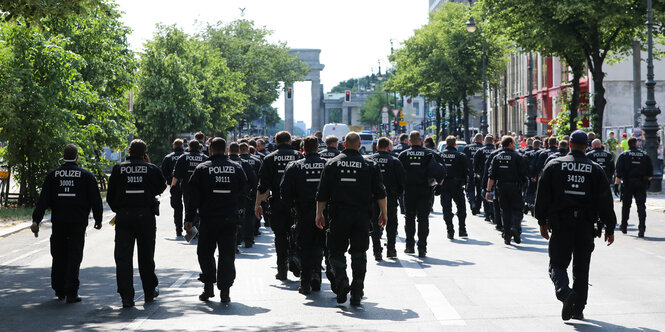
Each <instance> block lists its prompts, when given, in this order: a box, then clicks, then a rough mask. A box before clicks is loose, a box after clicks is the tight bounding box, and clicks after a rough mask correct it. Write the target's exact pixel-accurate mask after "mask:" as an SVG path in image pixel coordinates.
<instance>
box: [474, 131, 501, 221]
mask: <svg viewBox="0 0 665 332" xmlns="http://www.w3.org/2000/svg"><path fill="white" fill-rule="evenodd" d="M495 149H496V147H495V146H494V136H492V135H486V136H485V145H484V146H483V148H482V149H480V150H478V151H476V153H475V154H474V155H473V176H474V177H476V178H477V179H478V181H479V182H480V185H481V188H482V192H484V191H485V188H487V178H486V177H484V176H483V175H484V172H485V163H486V161H487V159H488V158H489V156H490V155H491V154H492V152H494V150H495ZM481 196H482V199H483V201H482V203H483V211H484V214H485V221H492V218H493V215H494V208H493V206H492V202H490V201H488V200H486V199H485V197H484V196H485V195H483V194H481Z"/></svg>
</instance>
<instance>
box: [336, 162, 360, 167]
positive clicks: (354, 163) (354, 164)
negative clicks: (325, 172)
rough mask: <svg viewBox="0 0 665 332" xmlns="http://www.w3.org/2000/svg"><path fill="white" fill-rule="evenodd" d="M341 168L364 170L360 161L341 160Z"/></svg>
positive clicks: (339, 163)
mask: <svg viewBox="0 0 665 332" xmlns="http://www.w3.org/2000/svg"><path fill="white" fill-rule="evenodd" d="M337 166H339V167H348V168H362V167H363V164H362V163H361V162H359V161H349V160H340V161H338V162H337Z"/></svg>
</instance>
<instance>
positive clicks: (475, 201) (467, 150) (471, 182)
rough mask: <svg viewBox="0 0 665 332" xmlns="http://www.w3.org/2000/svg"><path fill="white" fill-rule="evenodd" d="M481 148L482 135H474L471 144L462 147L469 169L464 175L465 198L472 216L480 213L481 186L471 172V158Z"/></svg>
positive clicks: (478, 178) (477, 178) (479, 180)
mask: <svg viewBox="0 0 665 332" xmlns="http://www.w3.org/2000/svg"><path fill="white" fill-rule="evenodd" d="M482 148H483V134H480V133H478V134H476V135H475V136H474V137H473V143H472V144H469V145H467V146H465V147H464V150H463V152H464V155H466V158H467V159H468V160H469V169H468V171H467V175H466V178H467V179H466V197H467V199H468V200H469V205H471V214H473V215H474V216H475V215H477V214H478V213H480V205H481V202H482V199H483V197H482V193H481V191H482V184H481V179H480V177H476V176H475V174H474V171H473V157H474V156H475V155H476V152H478V150H480V149H482ZM460 231H461V229H460Z"/></svg>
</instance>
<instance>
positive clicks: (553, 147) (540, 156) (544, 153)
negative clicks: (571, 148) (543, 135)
mask: <svg viewBox="0 0 665 332" xmlns="http://www.w3.org/2000/svg"><path fill="white" fill-rule="evenodd" d="M547 143H548V144H547V148H546V149H543V150H541V151H539V152H537V153H536V155H535V156H534V160H533V164H532V165H531V167H530V169H531V175H530V176H531V178H532V179H536V180H538V178H539V177H540V173H542V171H543V169H544V168H545V164H546V161H547V158H549V156H550V155H553V154H555V153H557V152H559V148H558V146H557V145H558V141H557V139H556V137H554V136H552V137H550V138H549V139H548V140H547Z"/></svg>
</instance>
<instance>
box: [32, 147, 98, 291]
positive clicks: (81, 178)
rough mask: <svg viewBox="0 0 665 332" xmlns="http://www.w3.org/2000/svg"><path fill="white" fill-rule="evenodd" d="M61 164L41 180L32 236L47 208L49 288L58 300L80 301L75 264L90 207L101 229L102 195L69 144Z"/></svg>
mask: <svg viewBox="0 0 665 332" xmlns="http://www.w3.org/2000/svg"><path fill="white" fill-rule="evenodd" d="M62 158H63V160H64V164H63V165H62V166H60V167H58V168H56V169H55V170H53V171H51V172H50V173H49V174H48V175H47V176H46V179H45V180H44V186H43V187H42V192H41V193H40V195H39V200H38V201H37V206H36V207H35V210H34V211H33V212H32V226H31V227H30V228H31V230H32V232H33V233H35V236H37V234H38V233H39V223H40V222H41V221H42V218H44V213H45V212H46V209H51V223H52V224H53V231H52V233H51V256H52V257H53V262H52V265H51V287H52V288H53V290H54V291H55V296H56V297H57V298H58V299H59V300H61V301H62V300H64V299H65V298H66V299H67V303H75V302H80V301H81V298H80V297H79V296H78V289H79V267H80V266H81V260H82V259H83V246H84V243H85V229H86V227H88V215H90V210H92V215H93V217H94V218H95V228H96V229H101V228H102V212H103V207H102V197H101V195H100V194H99V188H98V187H97V181H96V180H95V177H94V176H93V175H92V174H91V173H90V172H88V171H86V170H84V169H82V168H80V167H78V166H77V165H76V162H77V160H78V148H77V147H76V146H75V145H73V144H68V145H67V146H66V147H65V150H64V153H63V155H62Z"/></svg>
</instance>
